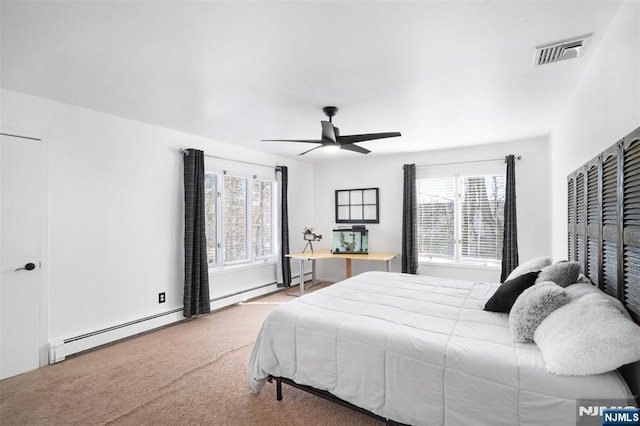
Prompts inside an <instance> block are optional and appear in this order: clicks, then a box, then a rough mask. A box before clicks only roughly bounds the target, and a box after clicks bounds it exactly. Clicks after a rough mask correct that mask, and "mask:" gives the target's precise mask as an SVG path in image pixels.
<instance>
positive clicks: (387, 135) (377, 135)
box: [338, 132, 402, 145]
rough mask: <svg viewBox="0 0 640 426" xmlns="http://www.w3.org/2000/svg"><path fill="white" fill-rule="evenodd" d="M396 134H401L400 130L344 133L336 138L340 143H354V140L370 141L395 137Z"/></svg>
mask: <svg viewBox="0 0 640 426" xmlns="http://www.w3.org/2000/svg"><path fill="white" fill-rule="evenodd" d="M397 136H402V135H401V134H400V132H388V133H367V134H364V135H344V136H340V137H339V138H338V143H340V144H341V145H344V144H349V143H354V142H364V141H372V140H374V139H384V138H395V137H397Z"/></svg>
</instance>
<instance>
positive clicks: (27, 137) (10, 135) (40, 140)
mask: <svg viewBox="0 0 640 426" xmlns="http://www.w3.org/2000/svg"><path fill="white" fill-rule="evenodd" d="M0 135H2V136H9V137H11V138H20V139H29V140H32V141H38V142H42V139H38V138H32V137H30V136H22V135H12V134H11V133H0Z"/></svg>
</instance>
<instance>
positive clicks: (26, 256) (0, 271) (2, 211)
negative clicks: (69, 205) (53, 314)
mask: <svg viewBox="0 0 640 426" xmlns="http://www.w3.org/2000/svg"><path fill="white" fill-rule="evenodd" d="M43 158H44V157H43V143H42V141H40V140H39V139H36V138H29V137H25V136H18V135H9V134H5V133H2V134H0V308H1V309H0V379H5V378H7V377H11V376H15V375H17V374H21V373H24V372H26V371H30V370H34V369H36V368H38V367H40V365H41V358H42V357H41V353H42V352H43V350H42V348H43V347H44V345H43V341H44V338H46V336H45V335H44V334H45V333H44V332H43V330H46V328H44V327H43V324H44V321H46V318H44V315H43V312H45V311H44V309H43V300H42V294H43V286H42V282H43V280H42V252H43V249H42V248H43V235H44V234H43V211H44V205H45V203H44V195H45V192H44V191H43V187H44V185H43V177H44V172H43V164H44V160H43Z"/></svg>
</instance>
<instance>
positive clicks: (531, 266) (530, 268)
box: [505, 256, 551, 281]
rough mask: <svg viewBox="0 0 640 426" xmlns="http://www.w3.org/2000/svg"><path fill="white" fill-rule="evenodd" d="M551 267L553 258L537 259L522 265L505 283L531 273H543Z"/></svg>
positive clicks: (512, 272)
mask: <svg viewBox="0 0 640 426" xmlns="http://www.w3.org/2000/svg"><path fill="white" fill-rule="evenodd" d="M549 265H551V258H550V257H549V256H543V257H536V258H535V259H531V260H528V261H526V262H524V263H523V264H522V265H520V266H518V267H517V268H516V269H514V270H513V271H511V273H510V274H509V276H508V277H507V279H506V280H505V281H509V280H512V279H514V278H517V277H519V276H520V275H524V274H527V273H529V272H535V271H541V270H542V268H544V267H545V266H549Z"/></svg>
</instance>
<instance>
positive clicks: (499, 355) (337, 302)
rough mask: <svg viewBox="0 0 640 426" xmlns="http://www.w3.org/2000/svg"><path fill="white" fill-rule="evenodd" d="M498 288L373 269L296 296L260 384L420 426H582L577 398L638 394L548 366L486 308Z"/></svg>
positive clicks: (254, 365) (610, 381) (259, 352)
mask: <svg viewBox="0 0 640 426" xmlns="http://www.w3.org/2000/svg"><path fill="white" fill-rule="evenodd" d="M497 286H498V284H487V283H476V282H467V281H458V280H449V279H441V278H434V277H427V276H420V275H408V274H399V273H387V272H367V273H364V274H361V275H358V276H355V277H352V278H349V279H347V280H345V281H342V282H340V283H337V284H334V285H332V286H330V287H327V288H325V289H322V290H319V291H316V292H314V293H310V294H307V295H305V296H304V297H300V298H298V299H295V300H292V301H291V302H289V303H286V304H284V305H281V306H279V307H278V308H276V309H275V310H274V311H273V312H272V313H271V314H270V315H269V316H268V317H267V318H266V320H265V321H264V324H263V326H262V330H261V332H260V334H259V336H258V338H257V341H256V345H255V348H254V350H253V354H252V356H251V360H250V363H249V367H248V378H249V384H250V386H251V389H252V391H253V392H256V393H257V392H259V391H260V389H261V388H262V386H263V385H264V383H265V381H266V377H267V376H268V375H273V376H281V377H286V378H289V379H292V380H293V381H295V382H296V383H299V384H304V385H309V386H313V387H315V388H318V389H322V390H327V391H329V392H331V393H332V394H334V395H336V396H337V397H339V398H342V399H344V400H346V401H349V402H351V403H352V404H355V405H357V406H359V407H362V408H364V409H366V410H369V411H371V412H373V413H376V414H378V415H380V416H382V417H384V418H388V419H391V420H394V421H397V422H401V423H407V424H413V425H420V424H428V425H467V424H468V425H471V424H474V425H500V424H504V425H509V426H513V425H516V424H520V425H542V424H552V425H564V424H566V425H575V424H576V398H628V397H629V396H630V391H629V389H628V387H627V385H626V383H625V382H624V380H623V379H622V378H621V376H620V375H619V374H618V373H617V372H611V373H607V374H601V375H597V376H588V377H563V376H554V375H552V374H549V373H547V372H546V371H545V369H544V362H543V359H542V355H541V353H540V351H539V350H538V348H537V346H536V345H535V344H533V343H528V344H527V343H514V342H513V340H512V338H511V334H510V330H509V324H508V317H507V315H506V314H497V313H491V312H486V311H483V309H482V308H483V306H484V303H485V302H486V300H487V299H488V298H489V297H490V296H491V295H492V294H493V292H494V291H495V289H496V287H497Z"/></svg>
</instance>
